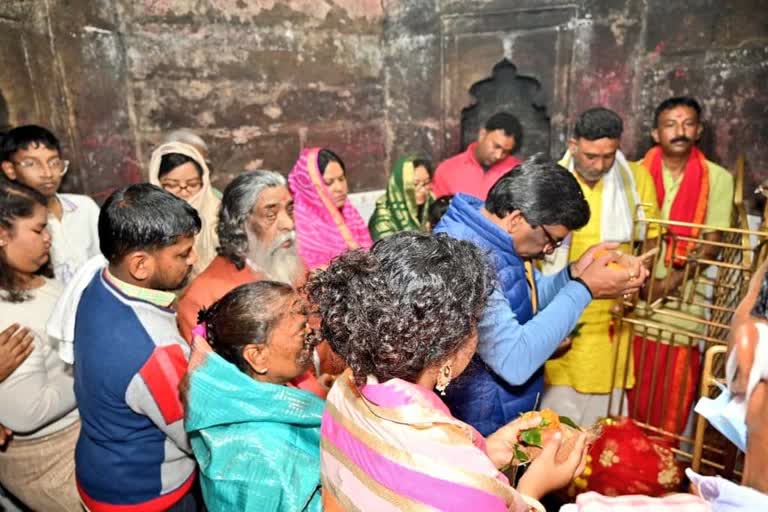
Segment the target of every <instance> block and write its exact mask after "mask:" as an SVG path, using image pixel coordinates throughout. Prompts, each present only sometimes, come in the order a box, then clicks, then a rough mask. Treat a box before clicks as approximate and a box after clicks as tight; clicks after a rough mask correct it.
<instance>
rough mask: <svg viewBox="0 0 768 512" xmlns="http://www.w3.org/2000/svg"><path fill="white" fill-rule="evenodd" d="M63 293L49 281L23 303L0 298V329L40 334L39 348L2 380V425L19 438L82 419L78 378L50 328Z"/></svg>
mask: <svg viewBox="0 0 768 512" xmlns="http://www.w3.org/2000/svg"><path fill="white" fill-rule="evenodd" d="M61 293H62V285H61V283H59V282H58V281H55V280H53V279H46V280H45V284H44V285H43V286H41V287H40V288H37V289H34V290H30V291H29V295H30V298H29V299H27V300H25V301H24V302H6V301H0V330H2V329H5V328H6V327H8V326H9V325H11V324H12V323H14V322H15V323H18V324H19V325H21V326H23V327H28V328H29V329H30V330H31V331H32V332H33V333H34V335H35V341H34V349H33V350H32V353H31V354H30V355H29V357H27V359H25V360H24V362H23V363H21V365H20V366H19V367H18V368H17V369H16V371H14V372H13V373H12V374H11V375H10V376H9V377H8V378H7V379H5V381H3V382H0V424H2V425H4V426H5V427H7V428H9V429H11V430H13V431H14V435H15V436H16V437H17V438H19V439H32V438H37V437H43V436H46V435H49V434H53V433H55V432H59V431H60V430H62V429H64V428H66V427H68V426H70V425H71V424H72V423H74V422H75V421H77V419H78V417H79V416H78V412H77V402H76V400H75V390H74V379H73V378H72V373H71V369H70V368H69V367H68V366H67V365H65V364H64V362H63V361H62V360H61V359H59V356H58V354H57V353H56V350H55V347H54V346H53V340H50V339H49V337H48V336H47V335H46V332H45V322H46V320H47V319H48V316H49V314H50V313H51V310H52V309H53V307H54V304H56V301H57V300H58V298H59V296H60V295H61Z"/></svg>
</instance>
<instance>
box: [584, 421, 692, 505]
mask: <svg viewBox="0 0 768 512" xmlns="http://www.w3.org/2000/svg"><path fill="white" fill-rule="evenodd" d="M589 455H590V456H591V458H592V462H591V466H590V467H591V470H592V472H591V475H590V476H589V477H588V478H587V489H588V490H590V491H595V492H599V493H600V494H604V495H606V496H622V495H626V494H643V495H646V496H661V495H664V494H667V493H669V492H674V491H676V490H677V489H678V488H679V487H680V484H681V482H682V478H683V470H682V468H681V467H680V466H679V464H678V463H677V461H676V460H675V455H674V453H672V450H670V446H669V444H668V443H666V442H665V441H664V440H662V439H659V438H654V437H650V436H648V435H647V434H646V433H645V432H644V431H643V430H642V429H641V428H640V427H638V426H637V425H635V423H634V422H633V421H632V420H630V419H629V418H622V419H621V420H619V421H618V422H617V423H616V424H613V425H606V426H604V427H603V434H602V435H601V436H600V437H599V438H598V439H597V441H595V443H594V444H593V445H592V447H591V448H590V450H589Z"/></svg>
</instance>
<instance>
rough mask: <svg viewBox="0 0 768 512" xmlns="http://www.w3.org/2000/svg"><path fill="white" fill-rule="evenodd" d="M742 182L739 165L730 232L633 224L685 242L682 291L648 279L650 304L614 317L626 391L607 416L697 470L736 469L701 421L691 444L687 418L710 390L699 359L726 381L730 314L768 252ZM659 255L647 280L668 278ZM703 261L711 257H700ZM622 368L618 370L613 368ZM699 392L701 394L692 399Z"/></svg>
mask: <svg viewBox="0 0 768 512" xmlns="http://www.w3.org/2000/svg"><path fill="white" fill-rule="evenodd" d="M743 183H744V179H743V160H741V159H740V162H739V165H738V166H737V172H736V184H735V192H736V193H735V197H736V198H737V199H736V200H735V201H734V209H733V217H732V224H731V225H732V226H734V227H730V228H714V227H712V226H707V225H697V224H690V223H684V222H676V221H668V220H663V219H644V220H641V219H638V220H636V223H637V224H640V225H644V227H645V228H646V229H645V230H637V231H643V232H646V233H647V232H648V231H649V230H651V231H653V230H656V231H657V232H659V233H661V236H660V238H659V240H664V241H665V245H666V246H667V247H669V246H674V244H677V243H688V242H691V243H692V244H693V250H692V251H691V252H690V254H689V255H688V257H687V258H686V260H685V263H684V265H682V267H681V268H676V269H674V270H676V271H678V272H681V273H682V275H683V283H684V284H683V285H681V286H680V287H678V288H677V289H675V290H668V289H667V290H658V289H657V288H658V286H659V283H657V282H654V281H653V280H649V283H648V285H646V287H647V288H648V290H647V291H648V296H649V297H651V299H650V300H648V301H642V300H640V299H638V298H637V297H635V298H633V299H632V300H622V301H620V302H619V303H618V307H617V308H615V313H614V329H613V333H614V335H613V336H614V337H613V339H612V343H619V345H618V346H619V347H622V350H616V355H615V359H614V365H613V368H612V372H613V376H614V382H617V381H618V382H621V383H622V384H623V387H624V389H625V391H624V393H622V396H621V400H620V401H619V402H618V403H614V401H613V400H611V401H610V402H609V405H608V415H609V416H619V415H621V414H622V413H628V415H629V416H630V417H631V418H632V419H633V420H634V421H635V423H636V424H638V425H639V426H641V427H642V428H644V429H646V430H647V431H649V432H650V433H653V434H654V435H660V436H663V437H665V438H667V439H668V440H670V441H671V444H672V445H673V451H674V452H675V453H677V454H678V456H679V457H681V458H682V459H685V460H690V461H695V462H696V468H695V469H702V468H703V467H704V466H706V467H710V468H712V469H714V470H717V471H721V472H722V471H724V470H727V469H731V470H733V467H734V462H733V461H734V460H735V457H734V456H733V453H731V452H734V450H732V449H731V448H729V446H731V445H730V444H729V443H728V442H727V441H725V440H724V438H722V437H721V436H719V434H718V435H714V434H711V432H714V431H713V430H712V429H709V430H706V429H705V428H704V427H705V426H706V424H705V425H704V426H701V427H700V423H701V419H699V421H698V422H696V429H695V431H696V437H695V438H694V437H692V433H693V432H692V431H693V428H692V426H691V424H690V421H689V418H690V410H691V408H692V405H691V404H692V403H693V404H695V401H696V399H697V398H698V397H699V396H700V395H701V393H704V392H709V391H710V389H709V388H710V386H709V383H710V381H709V380H707V381H705V382H706V383H707V385H706V386H703V387H701V371H700V370H699V369H700V368H701V364H702V360H703V365H704V368H703V370H704V372H705V375H709V376H710V377H709V378H710V379H711V378H713V377H711V376H716V375H722V374H724V365H725V358H724V357H723V356H722V354H723V353H724V351H725V349H726V346H727V338H728V334H729V332H730V322H731V318H732V316H733V312H734V310H735V308H736V306H737V305H738V304H739V301H740V300H741V298H742V297H743V296H744V294H745V292H746V289H747V287H748V285H749V280H750V278H751V277H752V274H753V273H754V271H755V269H756V268H757V266H758V264H759V262H760V261H762V259H763V258H764V257H765V253H766V252H768V251H766V250H765V248H766V247H768V232H766V231H751V230H749V228H748V223H747V214H746V210H745V208H744V204H743V201H742V199H741V198H742V197H743ZM672 226H687V227H692V228H697V229H698V233H699V235H698V236H695V237H693V236H677V235H674V234H672V233H671V232H670V228H671V227H672ZM710 233H714V234H716V235H717V236H716V239H714V240H713V239H711V238H712V236H707V237H706V238H705V234H710ZM755 241H757V244H756V245H754V242H755ZM653 243H654V242H653V241H649V240H645V239H644V240H637V241H635V243H634V244H633V246H634V247H635V254H638V255H639V254H643V253H644V252H646V251H647V250H648V249H649V248H650V247H651V246H652V245H653ZM664 252H665V251H659V252H658V253H657V254H656V255H655V256H654V259H653V261H652V266H651V267H650V268H651V269H653V271H652V276H653V275H659V274H662V275H663V274H667V273H669V272H672V271H673V265H672V262H671V261H670V262H665V261H664V260H663V258H664ZM702 254H715V256H709V257H706V258H702V257H701V255H702ZM657 342H659V343H657ZM702 354H707V357H703V356H702ZM620 358H623V361H622V360H621V359H620ZM620 361H621V362H623V364H619V362H620ZM619 368H625V371H624V374H623V375H621V374H618V371H619V370H618V369H619ZM633 377H634V386H632V382H631V380H632V379H633ZM617 379H618V380H617ZM700 387H701V392H697V389H698V388H700ZM627 388H633V389H634V391H630V390H628V389H627ZM641 391H642V392H643V393H645V392H647V395H643V398H644V399H646V398H647V400H644V399H640V398H639V397H640V393H641ZM700 429H701V432H700ZM705 433H706V435H705ZM699 434H700V435H701V436H700V437H699ZM697 443H698V444H697ZM734 453H735V452H734Z"/></svg>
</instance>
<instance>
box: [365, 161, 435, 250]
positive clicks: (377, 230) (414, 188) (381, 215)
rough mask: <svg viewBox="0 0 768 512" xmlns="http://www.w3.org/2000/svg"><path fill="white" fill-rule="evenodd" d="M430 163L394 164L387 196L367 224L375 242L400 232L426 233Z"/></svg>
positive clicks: (377, 203) (405, 162)
mask: <svg viewBox="0 0 768 512" xmlns="http://www.w3.org/2000/svg"><path fill="white" fill-rule="evenodd" d="M431 182H432V163H431V162H429V161H428V160H420V159H414V158H413V157H404V158H401V159H400V160H398V161H397V163H395V165H394V167H393V168H392V172H391V173H390V175H389V182H388V183H387V192H386V193H385V194H384V195H383V196H381V197H380V198H379V199H378V200H377V201H376V209H375V210H374V212H373V215H372V216H371V220H370V221H369V222H368V230H369V231H370V232H371V238H373V240H374V241H376V240H381V239H382V238H384V237H386V236H389V235H392V234H394V233H397V232H400V231H424V232H427V231H428V230H429V229H428V221H429V219H428V212H429V205H430V204H431V203H432V201H433V197H432V192H431Z"/></svg>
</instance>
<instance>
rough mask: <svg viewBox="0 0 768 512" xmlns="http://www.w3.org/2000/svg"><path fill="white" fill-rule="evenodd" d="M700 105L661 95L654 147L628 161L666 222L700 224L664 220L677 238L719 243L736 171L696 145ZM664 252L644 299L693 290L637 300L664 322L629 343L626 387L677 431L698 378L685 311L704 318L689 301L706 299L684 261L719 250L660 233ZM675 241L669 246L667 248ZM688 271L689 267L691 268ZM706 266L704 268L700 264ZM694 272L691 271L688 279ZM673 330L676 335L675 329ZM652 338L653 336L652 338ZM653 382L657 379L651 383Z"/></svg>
mask: <svg viewBox="0 0 768 512" xmlns="http://www.w3.org/2000/svg"><path fill="white" fill-rule="evenodd" d="M702 130H703V126H702V124H701V106H700V105H699V103H698V102H697V101H696V100H695V99H693V98H689V97H675V98H669V99H667V100H665V101H663V102H662V103H661V104H660V105H659V106H658V107H657V108H656V112H655V115H654V124H653V128H652V130H651V136H652V137H653V140H654V141H655V142H656V146H654V147H653V148H651V149H650V150H649V151H648V153H647V154H646V155H645V157H644V158H643V160H640V161H638V162H635V163H634V164H632V165H633V166H639V167H644V168H645V169H646V170H647V171H648V172H649V173H650V174H651V177H652V178H653V180H654V184H655V187H656V193H657V196H658V206H659V210H660V212H661V218H662V219H663V220H672V221H681V222H689V223H694V224H705V225H706V226H707V228H704V229H703V230H702V232H701V233H699V230H698V229H697V228H689V227H685V226H680V227H675V226H668V227H667V229H669V230H670V231H672V233H673V234H674V235H677V236H682V237H685V236H690V237H693V238H696V237H697V236H698V235H699V234H700V235H701V238H703V240H705V241H706V242H719V241H720V240H721V232H720V231H719V230H717V228H727V227H729V226H730V225H731V213H732V208H733V186H734V185H733V176H732V175H731V174H730V173H729V172H728V171H727V170H725V169H723V168H722V167H720V166H719V165H717V164H715V163H714V162H711V161H709V160H707V159H706V157H705V156H704V155H703V153H702V152H701V151H700V150H699V149H698V148H697V147H696V143H697V142H698V140H699V139H700V137H701V133H702ZM661 240H663V241H662V246H661V254H660V257H659V259H658V263H657V265H656V268H655V269H654V274H653V277H654V280H653V283H649V284H648V285H646V288H647V289H651V290H652V291H653V297H647V299H648V303H651V302H653V300H654V299H657V298H658V297H661V296H669V295H670V294H672V293H673V292H676V291H677V290H678V289H679V288H680V287H681V286H682V287H683V290H681V291H679V292H677V293H675V295H682V296H683V297H690V296H691V294H695V297H694V300H685V301H684V303H680V301H674V300H672V301H669V302H666V303H664V304H663V305H662V306H660V307H657V308H655V309H654V310H653V311H651V310H649V309H648V308H647V307H646V304H644V303H641V304H639V305H638V309H637V315H638V316H640V317H645V319H646V320H649V321H651V322H654V323H658V324H661V325H662V326H663V328H662V330H661V331H658V330H656V329H649V330H648V331H647V332H639V333H638V334H644V335H645V337H646V339H645V341H643V338H642V337H640V336H636V337H635V341H634V360H635V361H634V362H635V372H636V378H637V380H636V385H635V388H634V389H633V390H632V392H630V393H629V395H628V398H629V409H630V414H632V415H633V416H634V417H635V418H637V419H639V420H641V421H645V422H649V423H651V424H652V425H654V426H657V427H660V428H662V429H664V430H667V431H671V432H676V433H682V431H683V430H684V428H685V424H686V422H687V419H688V415H689V412H690V407H691V404H692V402H693V400H694V398H695V392H696V388H697V385H698V382H699V380H700V378H701V376H700V371H699V370H700V367H701V353H700V350H699V347H698V345H699V339H698V338H697V337H693V336H691V335H684V334H682V335H681V334H679V333H680V332H681V331H685V332H688V333H689V334H690V333H701V334H703V323H702V322H700V321H694V320H691V319H685V318H682V316H695V317H698V318H701V319H704V318H705V312H704V311H703V308H702V307H701V306H697V305H694V304H693V303H694V302H695V303H699V304H701V303H706V302H708V301H709V299H708V297H707V290H706V289H705V287H704V286H699V287H696V288H695V289H694V284H693V283H692V282H691V281H688V282H687V283H684V280H685V277H684V276H685V263H686V260H687V258H688V256H689V255H690V253H691V251H692V250H696V251H697V252H696V259H697V260H699V261H701V260H714V259H715V258H717V254H718V251H719V248H718V247H717V245H713V244H711V243H708V244H702V245H699V247H698V248H697V247H695V245H694V244H688V243H686V242H680V241H679V239H678V242H677V243H675V244H670V243H669V239H666V240H665V239H664V236H662V238H661ZM671 245H673V246H671ZM691 270H692V269H691ZM702 270H703V269H702ZM691 275H692V272H691V271H690V270H689V272H688V277H689V278H690V277H691ZM674 332H677V333H678V334H676V335H673V333H674ZM651 338H655V339H651ZM652 382H654V384H653V385H652Z"/></svg>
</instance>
